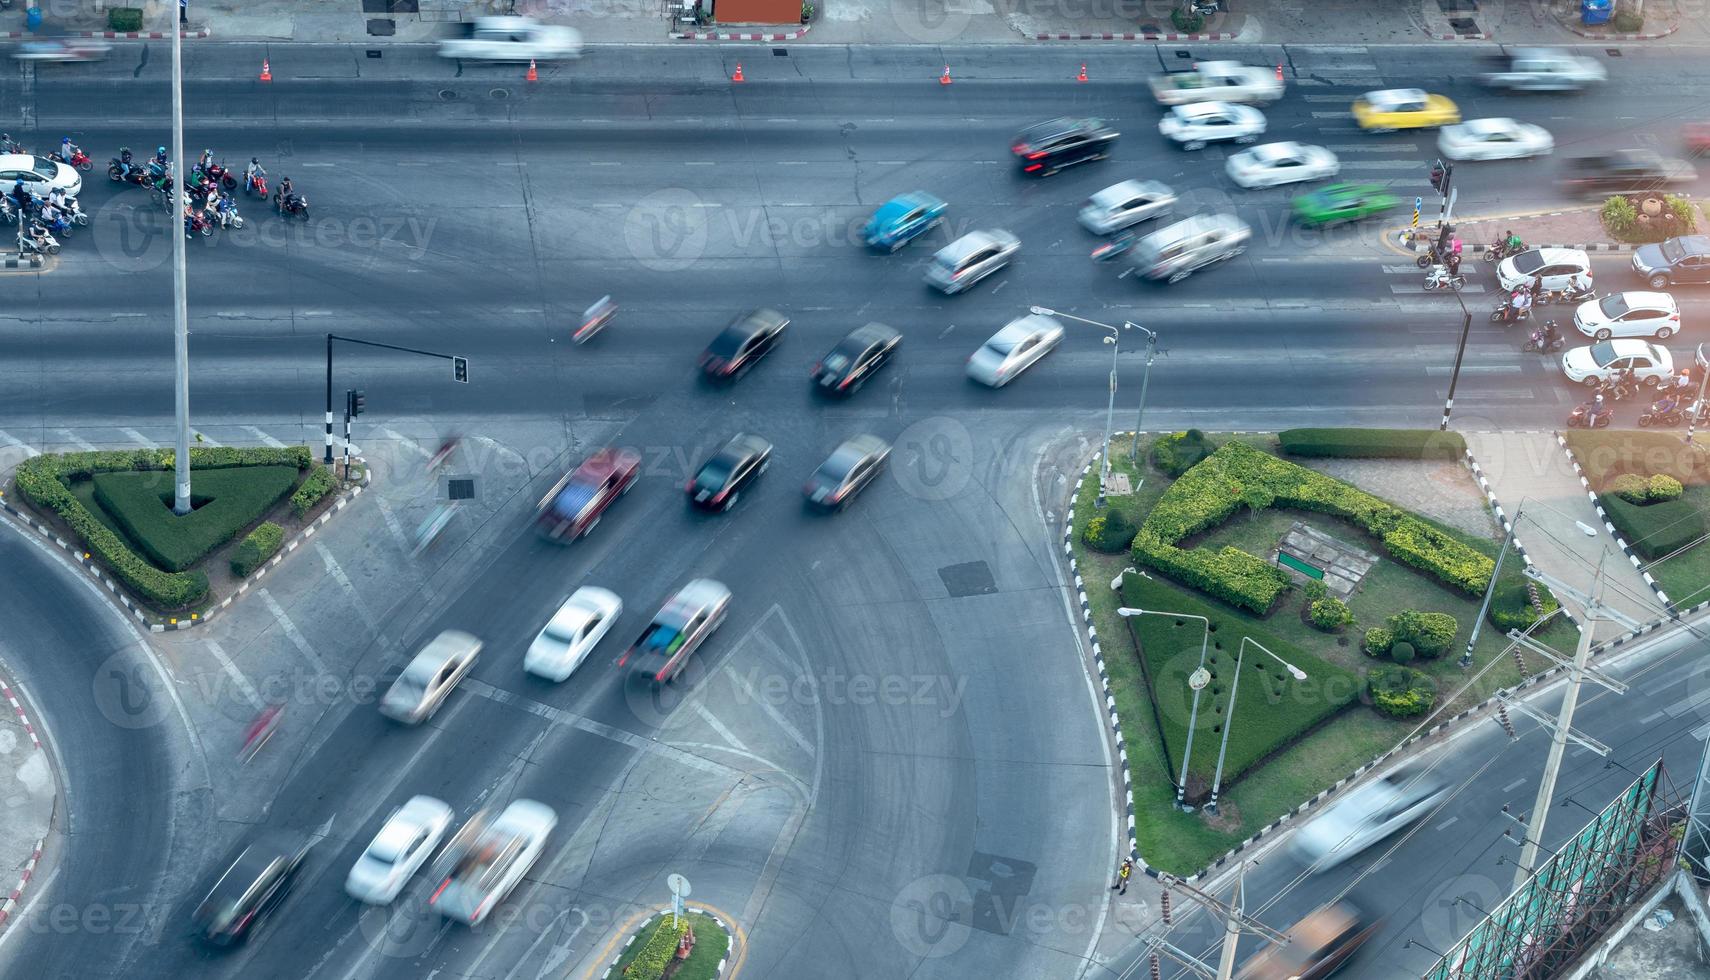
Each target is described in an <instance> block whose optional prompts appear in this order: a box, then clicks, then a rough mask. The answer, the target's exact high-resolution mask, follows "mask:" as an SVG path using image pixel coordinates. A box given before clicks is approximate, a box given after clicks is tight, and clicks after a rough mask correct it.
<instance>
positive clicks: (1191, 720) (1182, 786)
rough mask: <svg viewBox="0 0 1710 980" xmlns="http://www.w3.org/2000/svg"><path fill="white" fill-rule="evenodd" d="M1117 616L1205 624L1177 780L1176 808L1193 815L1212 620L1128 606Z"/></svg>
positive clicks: (1191, 680)
mask: <svg viewBox="0 0 1710 980" xmlns="http://www.w3.org/2000/svg"><path fill="white" fill-rule="evenodd" d="M1116 614H1117V615H1118V616H1121V617H1122V618H1123V619H1127V618H1129V617H1130V616H1174V617H1175V618H1177V619H1197V620H1199V621H1200V622H1202V623H1204V624H1205V638H1204V639H1202V640H1200V643H1199V666H1198V667H1197V668H1195V669H1194V672H1193V674H1192V675H1191V676H1190V677H1189V678H1188V686H1189V687H1192V688H1193V708H1192V709H1191V710H1190V711H1189V713H1188V726H1187V747H1186V748H1185V749H1183V750H1182V771H1181V775H1180V776H1179V777H1178V778H1177V779H1176V806H1178V807H1180V808H1181V810H1182V812H1183V813H1192V812H1193V807H1191V806H1188V805H1187V803H1186V802H1184V800H1185V798H1186V797H1187V770H1188V760H1189V759H1192V758H1193V729H1194V725H1195V724H1197V723H1198V722H1199V692H1200V691H1202V690H1204V689H1205V684H1204V683H1203V682H1201V683H1199V684H1198V686H1197V687H1196V686H1195V682H1196V681H1197V680H1199V678H1200V677H1201V675H1203V674H1204V673H1205V653H1206V649H1207V648H1208V647H1209V646H1211V620H1209V619H1206V618H1205V617H1204V616H1197V615H1195V614H1193V613H1175V612H1168V611H1166V610H1162V609H1132V608H1129V607H1127V606H1124V607H1122V608H1120V609H1118V610H1116ZM1224 731H1228V726H1224Z"/></svg>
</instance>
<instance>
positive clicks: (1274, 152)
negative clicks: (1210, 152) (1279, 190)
mask: <svg viewBox="0 0 1710 980" xmlns="http://www.w3.org/2000/svg"><path fill="white" fill-rule="evenodd" d="M1226 169H1227V170H1228V171H1229V179H1230V180H1233V181H1234V182H1235V183H1237V184H1240V185H1241V186H1242V187H1246V188H1254V187H1280V186H1282V185H1283V184H1298V183H1300V182H1301V181H1303V180H1320V179H1323V178H1325V177H1334V176H1336V175H1337V174H1338V173H1341V172H1342V161H1340V160H1338V159H1336V154H1334V153H1331V152H1330V151H1329V150H1326V149H1325V148H1324V147H1322V146H1308V145H1306V144H1304V143H1295V142H1293V141H1289V142H1284V143H1266V144H1265V145H1264V146H1255V147H1253V148H1252V149H1250V150H1242V151H1241V152H1240V153H1237V154H1235V155H1234V156H1232V157H1230V158H1229V163H1228V165H1227V167H1226Z"/></svg>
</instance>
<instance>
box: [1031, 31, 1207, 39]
mask: <svg viewBox="0 0 1710 980" xmlns="http://www.w3.org/2000/svg"><path fill="white" fill-rule="evenodd" d="M1025 36H1027V37H1030V38H1032V39H1033V40H1035V41H1233V40H1235V38H1236V37H1237V36H1239V35H1238V34H1237V33H1236V32H1234V31H1218V32H1216V33H1213V34H1155V33H1151V32H1147V31H1128V32H1124V33H1121V34H1117V33H1113V32H1110V31H1106V32H1104V33H1102V34H1070V33H1067V32H1063V31H1057V32H1050V33H1043V34H1029V35H1025Z"/></svg>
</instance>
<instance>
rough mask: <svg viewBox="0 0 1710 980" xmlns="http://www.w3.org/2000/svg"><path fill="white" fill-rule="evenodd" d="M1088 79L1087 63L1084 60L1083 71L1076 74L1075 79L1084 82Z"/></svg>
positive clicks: (1082, 63)
mask: <svg viewBox="0 0 1710 980" xmlns="http://www.w3.org/2000/svg"><path fill="white" fill-rule="evenodd" d="M1086 80H1087V63H1086V62H1084V61H1083V62H1081V73H1080V74H1079V75H1076V76H1075V81H1077V82H1084V81H1086Z"/></svg>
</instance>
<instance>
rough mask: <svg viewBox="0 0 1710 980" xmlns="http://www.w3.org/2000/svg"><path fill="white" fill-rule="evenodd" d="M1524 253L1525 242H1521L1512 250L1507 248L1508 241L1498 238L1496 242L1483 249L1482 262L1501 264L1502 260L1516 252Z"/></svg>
mask: <svg viewBox="0 0 1710 980" xmlns="http://www.w3.org/2000/svg"><path fill="white" fill-rule="evenodd" d="M1524 251H1526V243H1525V242H1521V243H1520V244H1519V245H1516V246H1515V247H1514V248H1509V247H1508V239H1506V238H1498V239H1497V240H1496V241H1494V242H1491V243H1490V244H1489V245H1486V246H1485V247H1484V260H1485V261H1486V262H1501V261H1502V260H1503V259H1506V258H1507V257H1509V256H1510V255H1513V254H1514V253H1516V252H1524Z"/></svg>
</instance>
